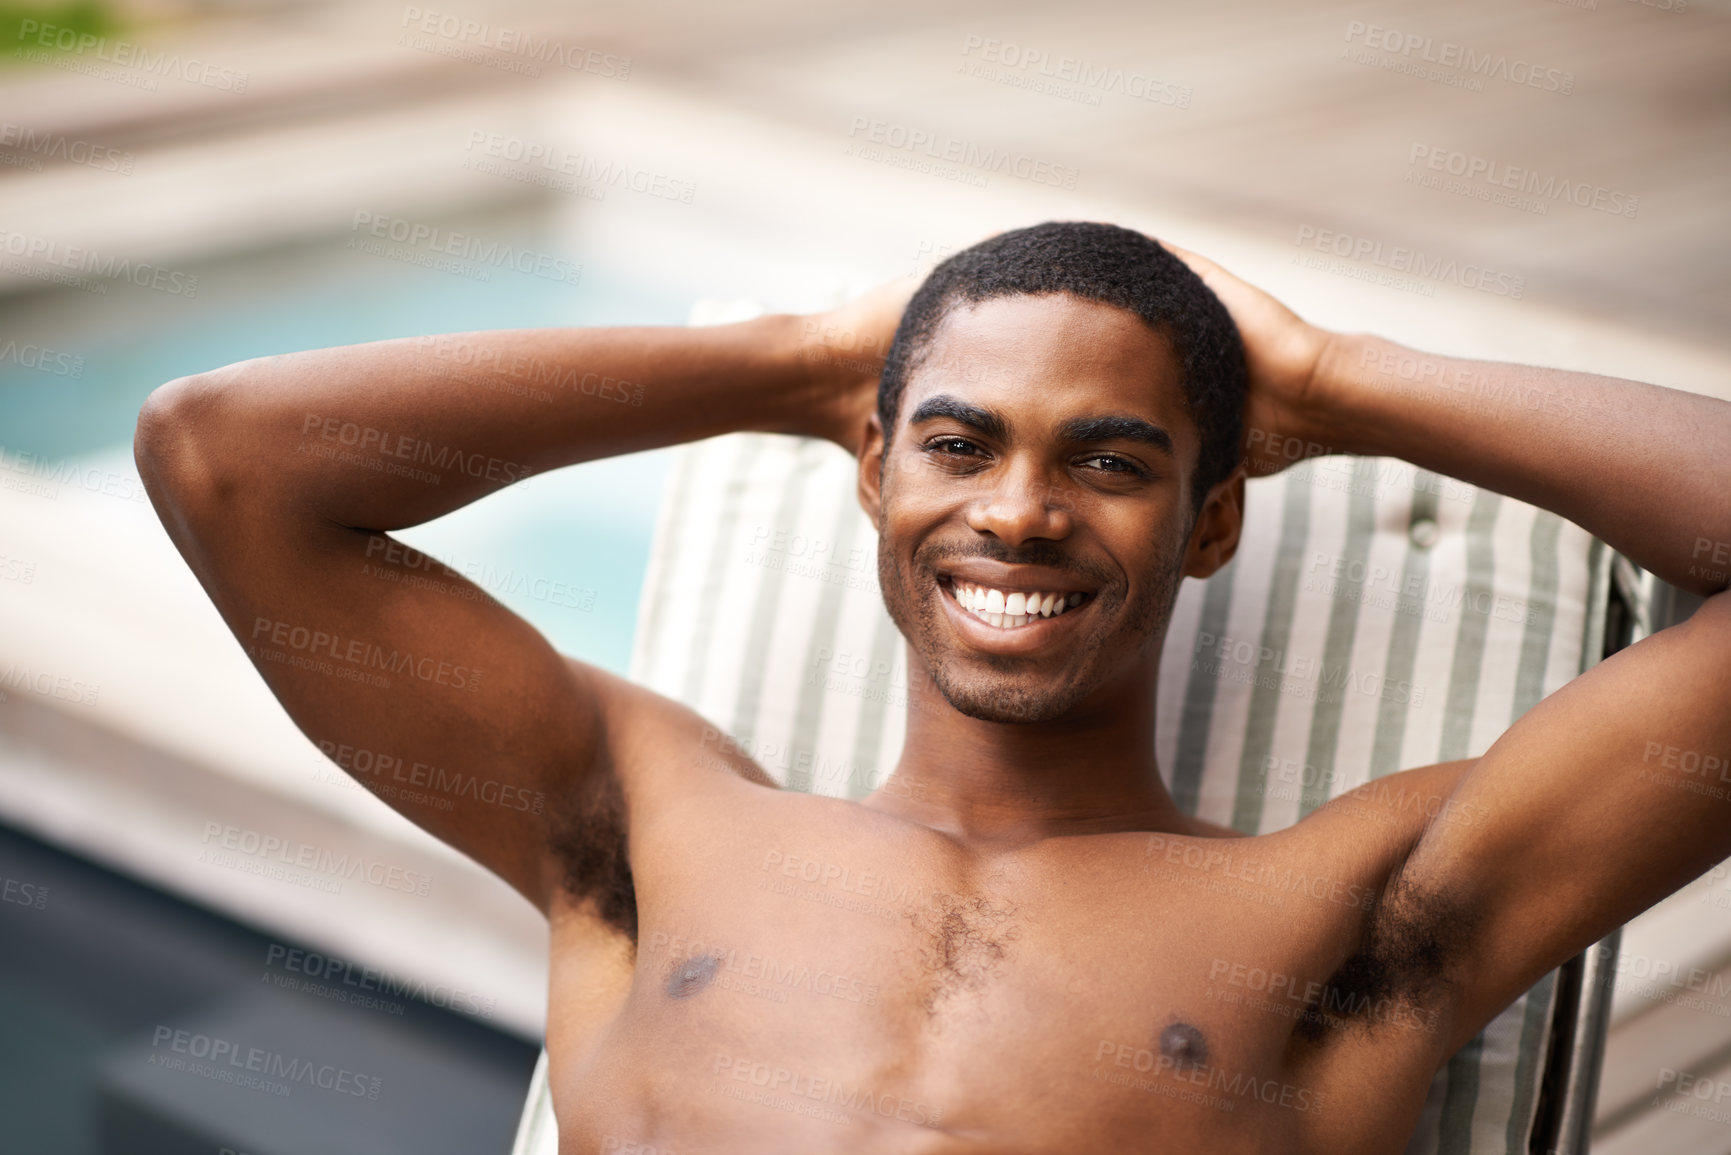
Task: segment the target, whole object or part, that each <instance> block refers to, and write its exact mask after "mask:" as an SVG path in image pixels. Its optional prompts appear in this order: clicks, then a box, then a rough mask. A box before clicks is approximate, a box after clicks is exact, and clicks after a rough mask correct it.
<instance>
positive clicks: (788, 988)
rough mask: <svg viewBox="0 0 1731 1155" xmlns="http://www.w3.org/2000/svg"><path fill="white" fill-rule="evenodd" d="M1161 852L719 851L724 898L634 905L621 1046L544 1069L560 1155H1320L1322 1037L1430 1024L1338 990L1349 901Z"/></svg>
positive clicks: (1326, 1107) (609, 1038)
mask: <svg viewBox="0 0 1731 1155" xmlns="http://www.w3.org/2000/svg"><path fill="white" fill-rule="evenodd" d="M1147 837H1148V836H1142V837H1141V838H1138V839H1128V838H1126V839H1123V840H1121V841H1120V842H1119V843H1118V844H1111V843H1105V844H1101V845H1097V846H1094V847H1091V848H1089V849H1088V852H1087V853H1084V854H1080V855H1074V856H1071V857H1070V858H1069V859H1068V860H1064V861H1047V860H1044V859H1041V858H1038V857H1036V858H1034V859H1028V860H1004V861H998V862H995V863H992V864H990V865H989V866H987V867H986V868H985V869H980V870H964V869H959V868H958V866H957V864H956V863H954V862H953V861H950V860H948V859H947V858H946V857H945V855H943V854H942V853H937V852H932V851H931V850H930V848H928V847H923V846H920V845H918V844H917V843H916V844H912V845H905V846H888V847H885V846H882V845H876V844H873V843H871V842H868V841H857V842H856V841H854V840H852V839H850V838H848V837H846V836H845V835H841V834H838V833H837V832H833V831H832V832H828V836H827V837H816V838H810V837H808V838H804V839H786V838H775V839H767V840H764V839H758V840H751V839H742V840H739V841H737V842H734V843H729V844H726V845H722V846H716V847H709V848H706V856H705V857H706V863H705V865H706V866H707V869H705V870H703V871H700V872H699V873H700V875H701V876H702V877H703V878H705V879H707V882H700V883H695V884H693V885H690V886H688V887H683V888H679V887H668V888H661V889H659V890H658V891H657V892H656V893H654V894H653V895H641V894H640V897H639V909H640V911H641V912H642V921H641V931H640V936H639V944H638V952H637V957H636V962H635V967H634V969H633V971H632V974H631V976H630V983H629V989H628V993H626V994H625V996H624V997H623V1000H622V1002H621V1003H620V1005H619V1007H618V1010H617V1014H616V1016H615V1017H614V1018H613V1019H612V1021H611V1023H610V1025H609V1026H608V1028H607V1030H606V1031H605V1034H604V1035H603V1036H602V1037H601V1038H599V1039H598V1040H581V1041H578V1040H574V1041H573V1044H572V1046H571V1048H570V1049H571V1055H570V1056H569V1057H570V1060H571V1061H569V1062H567V1063H565V1064H563V1070H561V1064H560V1056H559V1055H557V1054H555V1055H554V1056H553V1057H554V1063H555V1068H554V1069H555V1088H556V1090H555V1094H556V1101H558V1100H559V1099H561V1098H562V1099H563V1102H561V1103H560V1106H561V1111H560V1118H561V1129H562V1133H564V1134H565V1135H566V1137H567V1140H568V1143H569V1145H568V1147H567V1149H568V1150H581V1151H600V1150H630V1149H631V1148H630V1147H628V1146H624V1144H628V1143H636V1144H639V1145H646V1146H647V1147H649V1148H654V1149H657V1150H667V1151H672V1152H678V1151H681V1150H684V1149H685V1148H687V1147H693V1146H694V1142H695V1138H694V1137H697V1136H702V1137H703V1141H702V1149H703V1150H709V1151H726V1150H733V1149H738V1150H741V1151H746V1150H749V1151H753V1152H767V1151H773V1150H778V1149H781V1148H780V1147H778V1146H777V1144H785V1146H786V1149H787V1150H789V1151H795V1150H798V1151H809V1150H813V1149H831V1148H833V1149H847V1150H857V1151H871V1150H878V1149H882V1150H897V1151H930V1152H949V1151H964V1150H967V1151H973V1150H991V1151H997V1152H1008V1151H1026V1152H1037V1151H1059V1150H1074V1149H1076V1148H1075V1144H1077V1143H1079V1142H1090V1143H1104V1142H1108V1141H1110V1140H1113V1139H1119V1140H1130V1139H1134V1138H1136V1137H1137V1136H1142V1137H1145V1136H1146V1135H1147V1134H1148V1133H1149V1130H1150V1128H1158V1129H1160V1131H1161V1133H1163V1134H1167V1135H1169V1136H1173V1137H1175V1138H1176V1137H1178V1136H1186V1135H1187V1136H1190V1137H1191V1138H1192V1139H1193V1140H1194V1141H1195V1142H1196V1143H1199V1144H1200V1143H1204V1142H1205V1143H1207V1144H1208V1146H1209V1149H1211V1150H1220V1151H1231V1150H1238V1149H1242V1150H1246V1151H1249V1150H1257V1151H1273V1150H1302V1149H1306V1147H1307V1146H1308V1145H1309V1141H1308V1139H1307V1136H1312V1135H1314V1134H1316V1133H1320V1132H1323V1131H1326V1130H1328V1129H1329V1127H1328V1124H1329V1123H1331V1122H1332V1120H1331V1119H1330V1116H1329V1112H1330V1109H1331V1106H1332V1107H1333V1109H1334V1111H1335V1112H1336V1113H1337V1114H1338V1113H1339V1112H1342V1111H1344V1110H1345V1109H1346V1103H1345V1101H1344V1099H1343V1098H1342V1096H1340V1094H1339V1086H1338V1084H1339V1078H1340V1073H1339V1066H1340V1064H1339V1063H1337V1062H1334V1061H1332V1058H1331V1055H1332V1051H1331V1048H1333V1049H1334V1050H1338V1049H1339V1048H1338V1047H1336V1045H1335V1043H1334V1041H1333V1040H1334V1039H1335V1038H1336V1037H1337V1036H1339V1035H1341V1034H1343V1033H1355V1034H1362V1033H1363V1031H1362V1027H1363V1025H1364V1022H1365V1020H1367V1019H1374V1018H1375V1016H1376V1015H1377V1014H1378V1013H1381V1014H1382V1016H1383V1018H1384V1019H1386V1020H1388V1024H1385V1026H1384V1027H1379V1028H1378V1029H1377V1032H1376V1033H1377V1034H1379V1035H1381V1036H1382V1037H1384V1038H1387V1037H1389V1036H1390V1034H1391V1031H1392V1032H1394V1036H1395V1044H1394V1047H1393V1048H1392V1049H1393V1050H1395V1051H1399V1050H1400V1049H1401V1046H1400V1044H1401V1041H1402V1040H1401V1039H1400V1037H1399V1032H1401V1031H1411V1030H1413V1029H1417V1030H1419V1031H1421V1032H1422V1030H1423V1028H1424V1024H1423V1023H1422V1022H1417V1021H1408V1022H1406V1023H1405V1024H1404V1025H1401V1024H1399V1023H1396V1020H1397V1018H1398V1017H1399V1016H1402V1015H1406V1016H1408V1018H1409V1019H1410V1012H1409V1009H1406V1008H1399V1007H1395V1006H1389V1007H1386V1008H1383V1009H1382V1010H1381V1011H1380V1012H1379V1011H1378V1010H1377V1009H1376V1008H1373V1007H1367V1006H1365V1005H1361V1004H1360V1002H1359V1001H1358V999H1357V998H1355V997H1354V995H1355V993H1354V992H1340V991H1332V990H1331V988H1330V985H1329V980H1330V977H1331V974H1332V973H1333V971H1334V970H1335V969H1336V968H1337V967H1338V964H1339V961H1340V958H1341V957H1342V954H1343V951H1344V950H1345V949H1346V948H1345V946H1344V945H1343V944H1345V943H1347V942H1348V941H1349V940H1350V939H1351V937H1352V936H1353V934H1354V933H1355V928H1356V927H1357V925H1358V923H1359V922H1360V921H1361V919H1362V915H1363V908H1362V905H1360V904H1358V898H1357V896H1358V891H1356V890H1354V889H1351V888H1350V887H1345V886H1339V885H1334V884H1336V883H1340V882H1341V881H1342V880H1341V879H1339V878H1331V879H1325V880H1324V882H1323V884H1322V885H1318V884H1317V883H1316V882H1315V881H1314V880H1312V879H1309V878H1307V877H1305V876H1300V877H1299V878H1297V879H1296V880H1295V879H1294V878H1293V877H1291V876H1290V875H1284V876H1283V875H1282V874H1281V873H1280V872H1281V870H1282V869H1283V864H1282V863H1281V862H1279V861H1278V857H1277V856H1276V857H1271V858H1269V859H1268V861H1267V863H1266V864H1263V863H1261V862H1253V861H1251V860H1250V859H1248V858H1246V857H1244V853H1245V851H1247V850H1248V849H1249V848H1250V847H1251V844H1252V843H1253V842H1254V841H1258V840H1243V841H1240V842H1237V843H1232V844H1223V845H1232V846H1234V847H1235V848H1237V847H1242V848H1245V851H1241V852H1240V856H1239V858H1238V859H1237V860H1236V861H1228V860H1226V859H1216V860H1215V861H1213V862H1212V863H1210V864H1207V865H1206V866H1204V865H1203V864H1202V863H1201V862H1200V861H1199V860H1196V859H1195V857H1194V856H1193V855H1192V856H1191V861H1190V863H1189V864H1187V863H1186V860H1185V856H1184V855H1182V854H1180V855H1179V856H1178V857H1177V858H1176V859H1170V858H1169V856H1168V854H1167V853H1166V850H1165V848H1164V847H1163V846H1155V847H1154V848H1153V849H1152V851H1151V850H1150V848H1149V845H1148V843H1147V841H1146V839H1147ZM1270 870H1273V871H1274V872H1275V873H1273V874H1270V873H1269V871H1270ZM1336 873H1337V874H1338V873H1339V872H1338V871H1336ZM1331 892H1332V896H1331ZM1319 895H1320V896H1321V897H1318V896H1319ZM560 997H561V992H560V991H559V989H558V987H557V985H556V986H555V990H554V1000H555V1003H557V1002H558V1000H559V999H560ZM1331 1017H1332V1018H1334V1019H1336V1020H1337V1021H1336V1022H1334V1023H1332V1024H1331V1023H1330V1021H1329V1020H1330V1018H1331ZM1348 1018H1352V1019H1354V1020H1355V1022H1353V1023H1348V1022H1347V1021H1346V1020H1347V1019H1348ZM1389 1024H1392V1025H1389ZM553 1044H554V1040H553V1039H552V1037H550V1040H549V1048H550V1051H551V1050H552V1048H553ZM1406 1049H1407V1050H1408V1051H1410V1052H1412V1053H1413V1054H1415V1055H1416V1054H1420V1053H1422V1051H1423V1044H1422V1040H1416V1039H1415V1040H1412V1041H1411V1042H1410V1043H1409V1045H1408V1046H1407V1048H1406ZM579 1054H580V1055H581V1058H579ZM1420 1065H1422V1062H1421V1063H1420ZM1416 1069H1417V1068H1415V1070H1416ZM1420 1083H1421V1089H1422V1080H1420ZM681 1139H683V1146H682V1145H681V1142H680V1140H681ZM609 1141H611V1142H613V1143H614V1144H615V1145H614V1146H613V1147H608V1146H607V1143H608V1142H609ZM813 1144H817V1146H815V1147H814V1146H813Z"/></svg>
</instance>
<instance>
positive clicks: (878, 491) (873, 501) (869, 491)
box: [859, 413, 884, 525]
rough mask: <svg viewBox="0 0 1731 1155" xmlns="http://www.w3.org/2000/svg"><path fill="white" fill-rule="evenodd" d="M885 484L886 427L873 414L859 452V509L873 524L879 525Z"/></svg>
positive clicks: (868, 421) (869, 419) (867, 421)
mask: <svg viewBox="0 0 1731 1155" xmlns="http://www.w3.org/2000/svg"><path fill="white" fill-rule="evenodd" d="M883 482H884V426H883V422H882V421H881V420H879V419H878V415H877V414H876V413H873V414H872V415H871V416H870V417H869V418H868V419H867V420H866V435H865V443H864V444H863V445H861V446H860V451H859V507H860V508H861V509H863V510H865V515H866V517H868V518H870V519H871V523H872V524H873V525H876V524H877V523H878V504H879V502H880V500H881V499H882V494H883Z"/></svg>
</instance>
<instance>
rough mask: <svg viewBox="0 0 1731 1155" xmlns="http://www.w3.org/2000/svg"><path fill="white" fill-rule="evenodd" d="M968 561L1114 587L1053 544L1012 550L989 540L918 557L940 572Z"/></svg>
mask: <svg viewBox="0 0 1731 1155" xmlns="http://www.w3.org/2000/svg"><path fill="white" fill-rule="evenodd" d="M967 558H983V559H985V560H986V561H995V562H998V563H999V564H1001V565H1030V566H1040V567H1042V568H1044V569H1051V570H1056V571H1058V572H1059V573H1062V574H1069V575H1071V576H1073V577H1076V578H1079V579H1082V580H1083V581H1084V582H1086V583H1088V584H1092V585H1095V586H1097V587H1104V586H1106V585H1109V584H1111V575H1110V574H1103V573H1101V572H1100V571H1098V570H1096V569H1094V568H1093V567H1092V566H1088V565H1078V564H1077V561H1076V558H1074V557H1072V556H1071V555H1070V554H1069V553H1067V552H1066V551H1065V550H1064V549H1062V548H1061V547H1059V546H1057V545H1054V544H1053V543H1051V542H1030V543H1029V544H1028V545H1025V546H1022V547H1020V548H1011V547H1010V546H1007V545H1005V544H1004V543H1003V542H1001V541H998V540H996V539H994V538H985V539H982V540H981V541H979V542H977V543H973V544H971V545H970V546H969V547H966V548H964V547H960V546H941V545H937V546H927V547H925V548H923V549H921V550H920V551H919V553H918V554H917V555H916V556H915V558H914V561H915V563H916V564H918V565H920V566H923V567H925V568H926V569H928V570H936V569H937V568H938V567H940V566H942V565H943V564H944V563H946V562H954V561H961V560H963V559H967Z"/></svg>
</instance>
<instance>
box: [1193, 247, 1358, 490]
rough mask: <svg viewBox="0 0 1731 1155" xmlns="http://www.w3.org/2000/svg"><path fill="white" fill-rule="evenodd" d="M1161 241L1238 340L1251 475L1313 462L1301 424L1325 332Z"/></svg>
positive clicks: (1308, 437)
mask: <svg viewBox="0 0 1731 1155" xmlns="http://www.w3.org/2000/svg"><path fill="white" fill-rule="evenodd" d="M1160 243H1161V245H1162V246H1164V247H1165V248H1166V250H1167V251H1168V252H1170V253H1171V254H1172V255H1173V256H1175V257H1177V258H1178V259H1179V260H1181V261H1183V262H1184V263H1185V264H1187V265H1189V266H1190V268H1191V269H1192V270H1193V271H1194V272H1195V273H1196V275H1197V276H1199V277H1201V278H1202V282H1203V283H1204V284H1205V285H1207V286H1208V287H1209V288H1210V289H1212V290H1213V291H1214V295H1215V296H1217V297H1219V298H1220V301H1221V303H1222V304H1224V305H1225V306H1226V311H1227V312H1229V313H1231V314H1232V320H1233V323H1234V324H1236V325H1237V326H1238V333H1239V335H1240V336H1241V337H1242V338H1243V339H1244V359H1245V362H1246V367H1247V368H1248V370H1249V373H1250V395H1249V397H1248V398H1247V399H1246V402H1245V410H1244V437H1245V447H1244V455H1245V463H1246V466H1247V470H1248V472H1249V474H1250V476H1252V477H1265V476H1267V475H1268V474H1271V473H1278V472H1279V471H1280V470H1282V469H1285V468H1286V467H1287V466H1288V465H1291V464H1293V463H1294V462H1296V461H1300V460H1302V459H1303V458H1305V457H1309V456H1314V455H1315V451H1316V450H1318V449H1320V446H1317V445H1315V444H1314V442H1313V439H1312V437H1311V435H1310V434H1309V433H1308V432H1307V429H1309V428H1310V426H1309V425H1308V423H1307V421H1306V418H1307V417H1308V415H1309V414H1310V411H1311V409H1312V408H1313V400H1314V398H1313V396H1312V394H1313V390H1314V387H1315V383H1316V376H1317V367H1318V365H1319V364H1320V363H1321V361H1322V356H1323V353H1324V351H1325V350H1326V349H1327V348H1328V343H1329V340H1330V338H1331V334H1330V333H1328V332H1327V331H1326V330H1324V329H1319V328H1318V327H1316V326H1315V325H1312V324H1310V323H1309V322H1308V321H1305V320H1304V319H1303V318H1302V317H1300V316H1298V314H1296V313H1294V312H1293V311H1292V310H1291V309H1288V308H1287V307H1286V306H1285V305H1282V304H1281V303H1280V302H1279V301H1277V300H1275V299H1274V298H1273V297H1271V296H1269V295H1268V294H1267V293H1264V292H1263V291H1262V290H1261V289H1258V288H1256V287H1255V286H1254V285H1249V284H1246V283H1245V282H1243V281H1241V280H1239V279H1238V278H1237V277H1235V276H1233V275H1232V274H1231V273H1229V272H1227V271H1226V270H1225V269H1223V268H1221V267H1220V266H1219V265H1217V264H1215V263H1214V262H1213V261H1211V260H1209V259H1208V258H1207V257H1201V256H1198V255H1196V254H1195V253H1192V252H1189V251H1188V250H1185V249H1181V248H1179V247H1178V246H1177V245H1174V244H1171V243H1170V242H1167V241H1161V242H1160Z"/></svg>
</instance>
